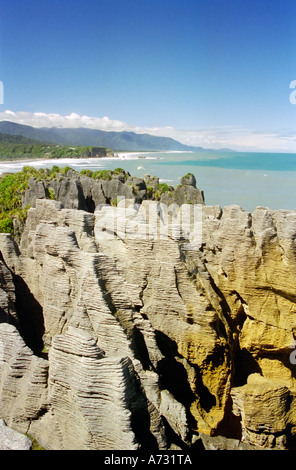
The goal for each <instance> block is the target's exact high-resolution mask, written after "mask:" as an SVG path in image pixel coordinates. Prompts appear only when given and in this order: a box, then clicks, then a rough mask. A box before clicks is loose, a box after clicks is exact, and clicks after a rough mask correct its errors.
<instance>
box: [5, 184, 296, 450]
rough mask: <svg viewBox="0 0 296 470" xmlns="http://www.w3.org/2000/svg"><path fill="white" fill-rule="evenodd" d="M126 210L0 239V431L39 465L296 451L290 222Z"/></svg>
mask: <svg viewBox="0 0 296 470" xmlns="http://www.w3.org/2000/svg"><path fill="white" fill-rule="evenodd" d="M70 184H72V183H70ZM73 184H74V183H73ZM186 185H187V186H188V187H189V188H190V187H191V188H194V187H195V181H191V180H190V181H183V182H182V187H185V186H186ZM185 191H188V189H185ZM189 191H191V190H190V189H189ZM187 194H189V193H188V192H187V193H186V195H187ZM121 195H122V194H121ZM127 196H128V195H127V194H126V195H125V198H124V199H122V200H121V201H120V202H119V204H117V207H113V206H111V205H109V204H106V201H105V202H104V201H99V203H98V205H97V206H96V210H95V211H92V212H90V211H85V210H81V209H77V208H73V207H70V208H69V207H65V204H66V205H67V203H66V198H64V199H63V201H52V200H47V199H45V198H43V199H36V201H35V203H34V207H32V208H31V209H30V210H29V212H28V219H27V222H26V226H25V230H24V232H23V234H22V238H21V240H20V243H19V244H16V242H15V241H14V240H13V239H12V238H11V236H10V235H7V234H1V235H0V250H1V253H2V258H1V260H0V269H1V271H0V321H1V323H0V418H2V419H3V420H4V421H5V423H6V424H7V425H8V426H10V427H11V428H13V429H15V430H16V431H19V432H22V433H25V432H28V433H29V434H30V435H32V436H34V437H35V438H36V439H37V440H38V441H39V442H40V443H41V444H42V445H43V446H44V447H45V448H47V449H108V450H115V449H116V450H136V449H143V450H150V451H151V450H153V451H155V450H158V449H160V450H165V449H180V448H181V449H184V448H196V447H198V448H248V449H249V448H250V449H253V448H254V449H263V448H268V449H290V448H294V446H295V444H294V434H295V425H296V423H295V421H296V409H295V404H296V402H295V365H294V364H293V360H292V359H291V358H292V356H291V353H292V352H293V349H291V346H293V344H294V343H293V341H294V335H295V331H296V330H295V327H296V320H295V319H296V311H295V309H296V307H295V300H296V295H295V277H296V274H295V273H296V270H295V267H296V266H295V264H296V258H295V239H296V212H294V211H271V210H269V209H266V208H257V209H256V210H255V211H254V213H253V214H250V213H248V212H245V211H244V210H242V209H241V208H240V207H238V206H230V207H226V208H224V210H222V209H221V208H220V207H209V206H206V205H204V204H203V199H198V200H196V201H195V202H194V203H193V204H186V202H185V203H184V201H183V203H182V204H181V205H178V204H177V207H176V205H175V203H176V200H175V201H173V204H172V206H171V207H170V209H166V208H165V207H167V206H164V205H163V204H162V202H161V201H149V200H148V199H147V198H146V199H145V198H144V199H143V200H142V201H140V202H141V203H140V202H139V201H138V200H136V199H135V198H134V194H133V197H132V198H131V199H127ZM186 197H187V196H186ZM185 206H186V207H185ZM188 206H190V210H187V209H188ZM185 209H186V210H185ZM180 214H182V217H183V218H182V217H180ZM192 217H193V218H194V222H196V217H198V227H197V228H198V230H197V232H195V236H194V237H193V238H192V236H191V235H192V227H193V226H192V223H193V222H192V221H193V219H192ZM123 221H124V224H123ZM194 228H196V227H194ZM196 234H198V236H196Z"/></svg>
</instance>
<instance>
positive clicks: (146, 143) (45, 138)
mask: <svg viewBox="0 0 296 470" xmlns="http://www.w3.org/2000/svg"><path fill="white" fill-rule="evenodd" d="M0 132H1V133H3V134H10V135H13V136H22V137H25V138H26V139H30V140H31V139H32V140H35V141H39V142H42V143H50V144H53V143H54V144H59V145H77V146H86V145H89V146H100V147H108V148H110V149H112V150H113V151H117V152H119V151H149V150H151V151H152V150H155V151H163V150H179V151H189V150H192V151H205V149H203V148H202V147H192V146H189V145H184V144H181V143H180V142H178V141H176V140H174V139H171V138H169V137H157V136H153V135H149V134H136V133H135V132H126V131H124V132H107V131H101V130H94V129H87V128H78V129H72V128H69V129H68V128H59V127H50V128H49V127H42V128H36V127H31V126H26V125H23V124H17V123H14V122H10V121H1V122H0Z"/></svg>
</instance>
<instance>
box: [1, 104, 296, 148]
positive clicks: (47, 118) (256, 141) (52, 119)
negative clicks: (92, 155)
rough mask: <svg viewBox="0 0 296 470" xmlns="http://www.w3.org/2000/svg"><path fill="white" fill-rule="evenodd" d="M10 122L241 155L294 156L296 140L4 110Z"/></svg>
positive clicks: (268, 134)
mask: <svg viewBox="0 0 296 470" xmlns="http://www.w3.org/2000/svg"><path fill="white" fill-rule="evenodd" d="M5 120H6V121H12V122H15V123H18V124H25V125H29V126H33V127H62V128H67V127H68V128H78V127H87V128H89V129H100V130H104V131H117V132H119V131H132V132H135V133H138V134H151V135H156V136H161V137H171V138H173V139H175V140H178V141H179V142H182V143H183V144H186V145H193V146H200V147H204V148H213V149H219V148H232V149H234V150H241V151H250V152H251V151H263V152H264V151H266V152H296V138H295V135H294V134H293V133H292V132H289V131H286V132H284V133H283V132H274V131H265V132H264V131H262V132H259V131H256V130H253V129H246V128H242V127H239V126H220V127H213V128H207V129H206V128H202V129H195V130H194V129H192V130H186V129H183V130H182V129H175V128H173V127H170V126H166V127H139V126H135V125H131V124H128V123H125V122H122V121H119V120H114V119H110V118H109V117H107V116H104V117H94V116H86V115H83V116H81V115H79V114H77V113H75V112H72V113H71V114H69V115H68V116H62V115H60V114H55V113H51V114H47V113H43V112H35V113H29V112H26V111H17V112H14V111H11V110H6V111H4V112H2V113H0V121H5Z"/></svg>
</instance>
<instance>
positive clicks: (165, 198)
mask: <svg viewBox="0 0 296 470" xmlns="http://www.w3.org/2000/svg"><path fill="white" fill-rule="evenodd" d="M107 176H108V177H106V179H104V178H101V179H94V178H91V177H89V176H88V175H85V174H79V173H77V172H75V171H74V170H72V169H69V170H68V171H67V173H66V174H63V173H61V174H58V175H57V177H56V178H54V179H51V180H50V181H46V180H41V181H38V180H36V179H35V178H30V180H29V188H28V189H27V190H26V192H25V195H24V197H23V207H26V206H28V205H30V206H32V207H35V204H36V200H37V199H46V198H48V199H50V198H52V197H50V192H51V196H52V193H53V196H54V199H55V200H56V201H59V202H61V203H62V204H63V206H64V207H65V208H68V209H81V210H85V211H88V212H94V210H95V208H96V207H97V206H98V205H99V204H113V205H116V203H117V201H118V199H119V198H125V199H134V201H135V202H137V203H141V202H142V201H143V200H146V199H155V198H158V199H159V200H160V201H161V202H163V203H165V204H168V205H170V204H173V203H175V204H178V205H179V206H181V205H182V204H203V203H204V194H203V192H202V191H200V190H199V189H198V188H197V187H196V180H195V177H194V176H193V175H192V176H190V177H187V178H185V177H184V178H183V179H182V180H181V183H182V184H181V185H180V186H178V187H176V188H174V187H172V186H171V187H170V188H169V191H164V192H163V191H162V190H161V185H160V184H159V178H156V177H153V178H151V177H150V176H149V175H146V177H145V178H136V177H132V176H131V175H130V174H129V173H128V172H126V171H124V170H121V171H120V169H118V170H117V171H114V172H112V171H110V172H109V174H108V175H107ZM158 186H160V190H159V189H158ZM166 189H167V188H166Z"/></svg>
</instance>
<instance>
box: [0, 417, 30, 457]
mask: <svg viewBox="0 0 296 470" xmlns="http://www.w3.org/2000/svg"><path fill="white" fill-rule="evenodd" d="M31 448H32V442H31V440H30V439H29V438H28V437H26V436H24V435H23V434H21V433H19V432H17V431H14V430H13V429H11V428H9V427H7V426H6V424H5V422H4V421H3V419H0V450H31Z"/></svg>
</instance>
